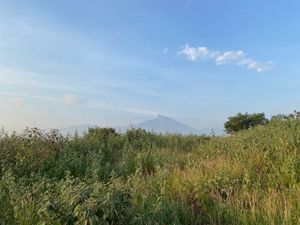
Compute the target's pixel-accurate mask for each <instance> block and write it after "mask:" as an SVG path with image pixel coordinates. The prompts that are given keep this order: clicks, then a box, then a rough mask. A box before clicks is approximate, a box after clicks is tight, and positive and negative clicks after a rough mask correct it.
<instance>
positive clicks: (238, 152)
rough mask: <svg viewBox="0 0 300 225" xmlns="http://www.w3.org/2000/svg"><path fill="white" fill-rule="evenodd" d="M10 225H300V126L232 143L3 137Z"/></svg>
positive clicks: (103, 135)
mask: <svg viewBox="0 0 300 225" xmlns="http://www.w3.org/2000/svg"><path fill="white" fill-rule="evenodd" d="M0 165H1V171H0V224H90V225H91V224H299V223H300V122H299V120H286V119H284V120H283V119H274V120H271V121H270V122H269V123H265V124H264V126H256V127H254V128H253V129H248V130H244V131H240V132H236V134H235V135H230V136H225V137H215V136H212V137H208V136H195V135H188V136H181V135H175V134H173V135H172V134H168V135H157V134H153V133H150V132H146V131H144V130H141V129H133V130H130V131H128V132H127V133H125V134H118V133H116V132H115V131H114V130H113V129H108V128H93V129H90V130H89V132H88V133H87V134H85V135H84V136H78V135H76V136H74V137H65V136H62V135H61V134H60V133H59V132H58V131H55V130H54V131H51V132H48V133H45V132H43V131H41V130H39V129H36V128H33V129H26V130H25V131H24V132H22V133H21V134H17V133H12V134H8V133H6V132H4V131H2V132H1V134H0Z"/></svg>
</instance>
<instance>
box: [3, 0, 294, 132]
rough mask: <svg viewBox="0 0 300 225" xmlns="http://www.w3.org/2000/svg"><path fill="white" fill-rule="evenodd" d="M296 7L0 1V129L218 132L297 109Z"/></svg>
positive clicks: (229, 2)
mask: <svg viewBox="0 0 300 225" xmlns="http://www.w3.org/2000/svg"><path fill="white" fill-rule="evenodd" d="M299 9H300V2H299V1H296V0H295V1H289V0H287V1H271V0H266V1H258V0H251V1H250V0H249V1H248V0H245V1H233V0H210V1H204V0H203V1H202V0H198V1H196V0H185V1H184V0H183V1H180V0H176V1H174V0H173V1H171V0H165V1H158V0H157V1H156V0H155V1H141V0H139V1H138V0H131V1H126V0H122V1H108V0H105V1H104V0H85V1H83V0H81V1H79V0H72V1H71V0H64V1H62V0H51V1H50V0H49V1H40V0H31V1H27V0H0V104H1V110H0V125H1V126H4V127H6V128H7V129H17V130H19V129H22V128H23V127H25V126H38V127H42V128H48V127H66V126H72V125H79V124H98V125H100V126H118V125H127V124H130V123H136V122H140V121H143V120H145V119H150V118H152V117H155V116H156V115H157V114H159V113H160V114H164V115H166V116H170V117H173V118H175V119H177V120H179V121H181V122H184V123H186V124H188V125H191V126H193V127H195V128H199V129H201V128H212V129H219V128H222V127H223V123H224V121H225V120H226V118H227V117H228V116H231V115H233V114H235V113H237V112H249V113H251V112H265V113H266V114H267V115H268V116H270V115H274V114H278V113H289V112H291V111H293V110H294V109H296V110H297V109H299V108H300V107H299V106H300V95H299V90H300V77H299V69H300V68H299V67H300V65H299V58H300V42H299V40H300V14H299Z"/></svg>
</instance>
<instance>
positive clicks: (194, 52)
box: [179, 44, 273, 72]
mask: <svg viewBox="0 0 300 225" xmlns="http://www.w3.org/2000/svg"><path fill="white" fill-rule="evenodd" d="M179 54H182V55H185V56H186V58H187V60H189V61H197V60H198V59H199V60H213V61H214V62H215V63H216V65H218V66H219V65H225V64H232V65H238V66H245V67H246V68H248V69H250V70H255V71H256V72H263V71H267V70H270V69H272V67H273V62H272V61H268V62H259V61H256V60H253V59H250V58H248V57H247V56H246V54H245V53H244V52H243V51H241V50H238V51H236V50H232V51H226V52H220V51H213V50H210V49H208V48H207V47H191V46H189V45H188V44H186V45H185V46H183V47H182V49H181V50H180V51H179Z"/></svg>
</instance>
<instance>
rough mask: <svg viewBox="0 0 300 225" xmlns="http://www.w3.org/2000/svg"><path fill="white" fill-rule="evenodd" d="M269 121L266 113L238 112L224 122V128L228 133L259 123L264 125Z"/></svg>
mask: <svg viewBox="0 0 300 225" xmlns="http://www.w3.org/2000/svg"><path fill="white" fill-rule="evenodd" d="M268 122H269V121H268V119H267V118H266V117H265V114H264V113H253V114H248V113H245V114H242V113H238V114H236V115H235V116H232V117H229V118H228V120H227V121H226V122H225V124H224V128H225V131H226V132H227V133H229V134H231V133H235V132H238V131H241V130H247V129H249V128H252V127H255V126H257V125H264V124H267V123H268Z"/></svg>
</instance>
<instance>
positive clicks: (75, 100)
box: [63, 94, 87, 105]
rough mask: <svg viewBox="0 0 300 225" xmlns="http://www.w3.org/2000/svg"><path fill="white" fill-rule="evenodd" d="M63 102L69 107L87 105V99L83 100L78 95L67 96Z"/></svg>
mask: <svg viewBox="0 0 300 225" xmlns="http://www.w3.org/2000/svg"><path fill="white" fill-rule="evenodd" d="M63 101H64V102H65V103H66V104H68V105H80V104H85V103H86V102H87V99H85V98H81V97H79V96H76V95H71V94H67V95H64V96H63Z"/></svg>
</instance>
